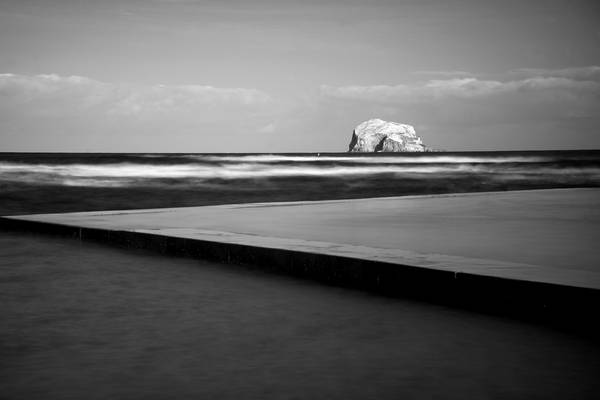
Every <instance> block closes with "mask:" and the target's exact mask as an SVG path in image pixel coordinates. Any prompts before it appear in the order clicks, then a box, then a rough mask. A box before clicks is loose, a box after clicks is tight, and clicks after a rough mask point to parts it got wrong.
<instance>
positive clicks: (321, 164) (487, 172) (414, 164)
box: [0, 150, 600, 215]
mask: <svg viewBox="0 0 600 400" xmlns="http://www.w3.org/2000/svg"><path fill="white" fill-rule="evenodd" d="M597 186H600V150H591V151H590V150H585V151H506V152H428V153H375V154H361V153H286V154H283V153H277V154H266V153H261V154H239V153H236V154H197V153H190V154H172V153H168V154H167V153H165V154H160V153H153V154H146V153H135V154H126V153H0V215H15V214H27V213H44V212H69V211H91V210H111V209H112V210H114V209H132V208H161V207H182V206H198V205H209V204H227V203H247V202H269V201H294V200H326V199H342V198H361V197H384V196H403V195H419V194H435V193H460V192H480V191H503V190H526V189H544V188H566V187H597Z"/></svg>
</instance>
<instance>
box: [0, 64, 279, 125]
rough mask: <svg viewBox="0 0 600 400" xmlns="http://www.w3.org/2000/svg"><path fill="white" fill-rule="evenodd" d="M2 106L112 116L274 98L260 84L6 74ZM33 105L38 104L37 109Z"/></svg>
mask: <svg viewBox="0 0 600 400" xmlns="http://www.w3.org/2000/svg"><path fill="white" fill-rule="evenodd" d="M0 101H1V105H5V106H6V105H9V106H13V107H14V106H19V107H20V108H21V109H22V110H24V111H27V107H28V105H29V106H31V107H32V108H31V109H30V110H29V111H31V112H33V113H36V112H50V111H51V112H54V113H61V112H62V113H65V114H68V113H71V112H73V111H77V112H80V111H85V110H90V109H94V110H95V111H96V112H100V113H104V114H107V115H121V116H143V115H145V116H152V115H154V116H156V114H167V113H176V114H178V115H179V114H181V113H186V112H187V113H197V112H200V113H201V114H202V112H203V111H204V112H206V111H210V112H211V113H213V112H214V111H215V110H218V109H221V110H223V109H229V108H245V109H253V108H256V107H260V106H264V105H265V104H268V103H269V102H270V101H271V98H270V96H269V95H268V94H266V93H264V92H261V91H259V90H256V89H246V88H217V87H212V86H202V85H162V84H160V85H147V86H144V85H130V84H115V83H106V82H101V81H97V80H94V79H90V78H87V77H82V76H60V75H56V74H42V75H32V76H29V75H17V74H0ZM33 106H36V108H35V109H34V108H33Z"/></svg>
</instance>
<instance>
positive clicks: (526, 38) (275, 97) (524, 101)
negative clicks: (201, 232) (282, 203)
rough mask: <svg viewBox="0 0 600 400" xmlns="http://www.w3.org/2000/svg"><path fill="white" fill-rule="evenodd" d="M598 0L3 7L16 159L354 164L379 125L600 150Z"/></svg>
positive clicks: (501, 145)
mask: <svg viewBox="0 0 600 400" xmlns="http://www.w3.org/2000/svg"><path fill="white" fill-rule="evenodd" d="M598 4H599V3H597V2H594V1H585V0H578V1H566V0H565V1H559V0H550V1H541V0H535V1H530V2H526V3H523V2H517V1H505V2H502V3H498V2H494V1H475V0H452V1H444V2H442V1H428V2H423V1H416V0H406V1H391V0H389V1H388V0H376V1H372V2H368V3H365V2H361V1H357V0H345V1H332V0H326V1H318V2H317V1H308V2H295V1H273V0H257V1H253V2H248V1H240V0H236V1H231V2H216V1H201V0H198V1H194V0H169V1H167V0H150V1H140V0H125V1H113V0H109V1H102V2H98V1H71V0H58V1H53V2H51V3H49V2H45V1H38V0H25V1H16V0H7V1H3V2H2V4H0V51H1V52H2V54H3V57H2V59H0V141H1V143H2V150H13V151H23V150H29V151H108V152H110V151H113V152H114V151H187V152H190V151H192V152H215V151H216V152H230V151H235V152H277V151H344V150H345V149H346V148H347V147H346V146H347V144H348V141H349V139H350V135H351V132H352V129H353V128H354V127H355V126H356V125H357V124H358V123H359V122H361V121H363V120H366V119H368V118H373V117H380V118H383V119H387V120H393V121H399V122H405V123H410V124H412V125H415V127H416V129H417V132H418V134H419V135H420V136H422V137H423V139H424V141H425V142H426V143H430V144H431V145H432V146H433V147H437V148H443V149H448V150H458V149H464V150H476V149H487V150H503V149H549V148H557V149H572V148H597V147H599V146H600V136H599V135H597V128H598V126H600V124H599V117H598V115H597V114H598V113H597V112H596V110H597V109H599V108H600V100H599V99H600V67H598V64H599V63H600V50H599V49H600V34H599V32H598V28H597V26H598V21H599V20H600V8H599V7H600V6H599V5H598Z"/></svg>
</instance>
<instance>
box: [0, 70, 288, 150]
mask: <svg viewBox="0 0 600 400" xmlns="http://www.w3.org/2000/svg"><path fill="white" fill-rule="evenodd" d="M280 108H281V106H280V105H279V103H278V102H277V101H275V100H274V99H273V98H271V96H270V95H269V94H267V93H265V92H263V91H260V90H257V89H252V88H219V87H214V86H206V85H197V84H189V85H166V84H155V85H133V84H124V83H111V82H102V81H98V80H95V79H91V78H88V77H83V76H61V75H56V74H42V75H19V74H0V142H1V143H2V144H3V146H5V147H6V148H10V149H15V150H24V151H25V150H26V151H44V150H52V151H92V150H93V151H199V152H206V151H232V149H237V151H251V150H255V151H257V150H258V149H257V148H256V147H257V146H258V145H259V144H260V140H256V138H254V139H252V135H250V134H249V133H252V134H256V133H258V134H259V135H266V134H268V133H269V132H265V131H264V127H265V126H268V124H269V123H270V122H271V121H273V120H275V119H276V118H277V114H278V113H280V112H281V111H280ZM261 129H263V130H261ZM250 145H252V146H254V147H250ZM245 148H248V149H251V150H245Z"/></svg>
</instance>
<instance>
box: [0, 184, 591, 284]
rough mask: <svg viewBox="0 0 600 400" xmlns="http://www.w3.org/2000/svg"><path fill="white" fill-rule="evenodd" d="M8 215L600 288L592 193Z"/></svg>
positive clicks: (540, 192)
mask: <svg viewBox="0 0 600 400" xmlns="http://www.w3.org/2000/svg"><path fill="white" fill-rule="evenodd" d="M6 218H7V219H10V220H12V221H34V222H44V223H50V224H60V225H67V226H74V227H79V228H94V229H100V230H108V231H125V232H138V233H143V234H152V235H160V236H166V237H170V238H183V239H194V240H199V241H204V242H217V243H224V244H233V245H242V246H250V247H251V248H263V249H278V250H289V251H294V252H302V253H311V254H317V255H329V256H335V257H343V258H351V259H359V260H368V261H371V262H384V263H386V264H387V263H389V264H398V265H403V266H414V267H424V268H427V269H433V270H439V271H445V272H451V273H455V274H469V275H476V276H488V277H496V278H506V279H511V280H519V281H532V282H541V283H549V284H559V285H566V286H573V287H581V288H590V289H600V268H598V265H599V264H600V263H598V260H600V246H598V245H597V240H598V238H599V237H600V189H556V190H538V191H520V192H492V193H471V194H455V195H436V196H412V197H393V198H377V199H358V200H336V201H320V202H292V203H261V204H238V205H224V206H209V207H189V208H174V209H154V210H127V211H108V212H106V211H102V212H86V213H69V214H44V215H27V216H17V217H6Z"/></svg>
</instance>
